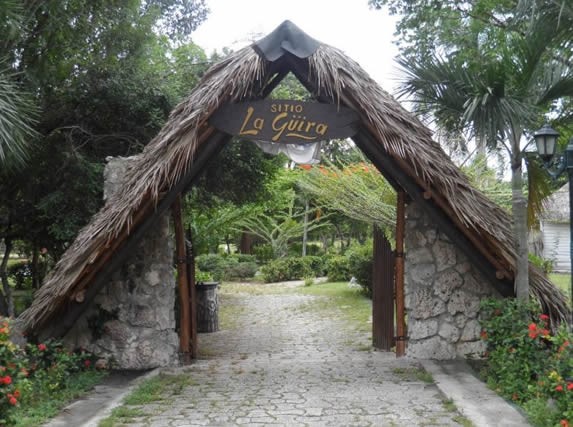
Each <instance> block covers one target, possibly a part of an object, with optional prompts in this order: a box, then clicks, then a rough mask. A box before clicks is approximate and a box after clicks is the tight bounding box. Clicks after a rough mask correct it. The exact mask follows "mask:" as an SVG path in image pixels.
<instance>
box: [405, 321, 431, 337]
mask: <svg viewBox="0 0 573 427" xmlns="http://www.w3.org/2000/svg"><path fill="white" fill-rule="evenodd" d="M437 333H438V321H437V320H436V319H428V320H424V321H420V320H416V319H411V320H410V322H408V335H409V336H410V339H411V340H421V339H423V338H428V337H432V336H434V335H436V334H437Z"/></svg>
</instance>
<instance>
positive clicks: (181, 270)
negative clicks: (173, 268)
mask: <svg viewBox="0 0 573 427" xmlns="http://www.w3.org/2000/svg"><path fill="white" fill-rule="evenodd" d="M171 210H172V216H173V228H174V230H175V248H176V254H177V283H178V285H179V286H178V288H179V349H180V350H181V353H182V356H183V364H185V365H188V364H189V363H191V313H190V312H189V308H190V307H189V302H190V301H189V298H190V293H189V283H188V282H187V251H186V250H185V232H184V231H183V218H182V214H181V194H179V195H177V197H176V198H175V201H174V202H173V206H172V207H171Z"/></svg>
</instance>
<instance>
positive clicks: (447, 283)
mask: <svg viewBox="0 0 573 427" xmlns="http://www.w3.org/2000/svg"><path fill="white" fill-rule="evenodd" d="M463 283H464V279H463V278H462V276H461V275H460V274H459V273H458V272H457V271H456V270H455V269H449V270H447V271H444V272H442V273H441V274H439V275H438V276H436V279H435V280H434V293H435V294H436V296H437V297H438V298H440V299H442V300H443V301H448V300H449V299H450V296H451V295H452V292H453V291H454V290H456V289H458V288H459V287H461V286H462V285H463Z"/></svg>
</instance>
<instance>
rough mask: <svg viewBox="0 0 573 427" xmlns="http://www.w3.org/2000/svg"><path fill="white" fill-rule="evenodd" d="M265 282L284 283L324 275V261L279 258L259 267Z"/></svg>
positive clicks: (320, 259)
mask: <svg viewBox="0 0 573 427" xmlns="http://www.w3.org/2000/svg"><path fill="white" fill-rule="evenodd" d="M261 273H262V274H263V280H264V281H265V282H269V283H270V282H284V281H286V280H300V279H304V278H307V277H315V276H322V275H324V261H323V259H322V258H321V257H313V256H307V257H290V258H280V259H277V260H274V261H271V262H269V263H268V264H266V265H264V266H263V267H261Z"/></svg>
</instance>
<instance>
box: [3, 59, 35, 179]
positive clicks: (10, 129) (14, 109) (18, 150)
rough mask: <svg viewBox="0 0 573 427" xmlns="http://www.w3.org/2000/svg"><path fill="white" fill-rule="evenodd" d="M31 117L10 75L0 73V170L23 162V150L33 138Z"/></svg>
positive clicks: (30, 109)
mask: <svg viewBox="0 0 573 427" xmlns="http://www.w3.org/2000/svg"><path fill="white" fill-rule="evenodd" d="M0 65H1V63H0ZM34 113H35V109H34V106H33V104H32V103H31V102H30V100H29V99H28V97H27V94H25V93H24V92H23V91H22V89H20V87H19V86H18V85H17V84H16V82H15V81H14V74H13V73H11V72H10V71H7V70H6V69H4V70H1V69H0V168H2V169H10V168H11V167H14V166H17V165H19V164H22V163H23V162H24V160H25V159H26V151H27V147H28V146H29V144H30V141H31V140H32V139H33V138H34V136H35V131H34V128H33V127H32V126H33V123H34V121H33V118H32V117H33V115H34Z"/></svg>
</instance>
